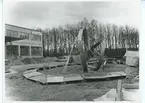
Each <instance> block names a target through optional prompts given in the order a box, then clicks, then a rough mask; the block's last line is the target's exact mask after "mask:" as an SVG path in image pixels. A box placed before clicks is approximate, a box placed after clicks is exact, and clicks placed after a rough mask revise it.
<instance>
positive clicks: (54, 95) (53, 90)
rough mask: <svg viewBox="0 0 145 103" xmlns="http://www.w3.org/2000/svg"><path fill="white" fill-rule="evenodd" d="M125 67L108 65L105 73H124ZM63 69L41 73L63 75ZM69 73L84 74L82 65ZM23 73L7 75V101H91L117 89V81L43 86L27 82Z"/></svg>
mask: <svg viewBox="0 0 145 103" xmlns="http://www.w3.org/2000/svg"><path fill="white" fill-rule="evenodd" d="M124 69H125V66H124V65H112V64H111V65H107V66H106V67H105V72H108V71H124ZM62 70H63V67H57V68H52V69H50V70H45V71H40V72H43V73H46V74H55V73H61V71H62ZM67 72H68V73H82V69H81V66H80V65H73V66H68V69H67ZM22 73H23V71H20V72H19V73H15V74H6V77H5V95H6V99H8V100H9V99H11V100H19V101H80V100H88V101H91V100H92V99H94V98H98V97H100V96H102V95H103V94H105V93H106V92H107V91H109V90H110V89H112V88H116V85H117V80H105V81H94V82H78V83H69V84H51V85H42V84H39V83H35V82H33V81H30V80H27V79H26V78H24V77H23V76H22Z"/></svg>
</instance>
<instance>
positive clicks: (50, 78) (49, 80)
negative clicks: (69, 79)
mask: <svg viewBox="0 0 145 103" xmlns="http://www.w3.org/2000/svg"><path fill="white" fill-rule="evenodd" d="M63 79H64V77H63V76H53V75H47V83H61V82H63Z"/></svg>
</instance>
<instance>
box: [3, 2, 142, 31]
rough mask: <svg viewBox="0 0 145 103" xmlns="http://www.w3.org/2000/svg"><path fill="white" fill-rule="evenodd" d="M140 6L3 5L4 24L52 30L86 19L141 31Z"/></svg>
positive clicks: (113, 3)
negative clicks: (126, 26) (127, 26)
mask: <svg viewBox="0 0 145 103" xmlns="http://www.w3.org/2000/svg"><path fill="white" fill-rule="evenodd" d="M139 10H140V3H137V2H131V1H128V2H125V1H122V2H111V1H110V2H99V1H96V2H50V1H49V2H47V1H42V2H40V1H37V2H36V1H35V2H34V1H30V2H29V1H21V2H16V1H15V2H6V3H5V4H4V15H5V16H4V19H5V20H4V21H5V23H8V24H13V25H17V26H22V27H28V28H42V29H45V28H52V27H58V26H59V25H62V26H63V25H65V24H74V23H77V22H78V21H80V20H83V18H84V17H86V18H87V19H88V20H91V19H95V20H98V21H99V22H101V23H111V24H116V25H126V24H127V25H129V26H132V27H135V28H139V25H140V24H139V22H140V12H139Z"/></svg>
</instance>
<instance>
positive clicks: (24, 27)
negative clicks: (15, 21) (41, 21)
mask: <svg viewBox="0 0 145 103" xmlns="http://www.w3.org/2000/svg"><path fill="white" fill-rule="evenodd" d="M5 25H8V26H13V27H17V28H22V29H27V30H32V31H36V32H40V31H37V30H35V29H30V28H26V27H21V26H16V25H12V24H5ZM40 33H42V32H40Z"/></svg>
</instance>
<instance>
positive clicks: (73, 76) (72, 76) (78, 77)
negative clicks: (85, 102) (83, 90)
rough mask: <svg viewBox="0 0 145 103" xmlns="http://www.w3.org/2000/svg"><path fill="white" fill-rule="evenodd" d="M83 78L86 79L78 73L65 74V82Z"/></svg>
mask: <svg viewBox="0 0 145 103" xmlns="http://www.w3.org/2000/svg"><path fill="white" fill-rule="evenodd" d="M82 80H84V79H83V78H82V76H81V75H79V74H78V75H77V74H76V75H72V74H70V75H65V76H64V82H72V81H82Z"/></svg>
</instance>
